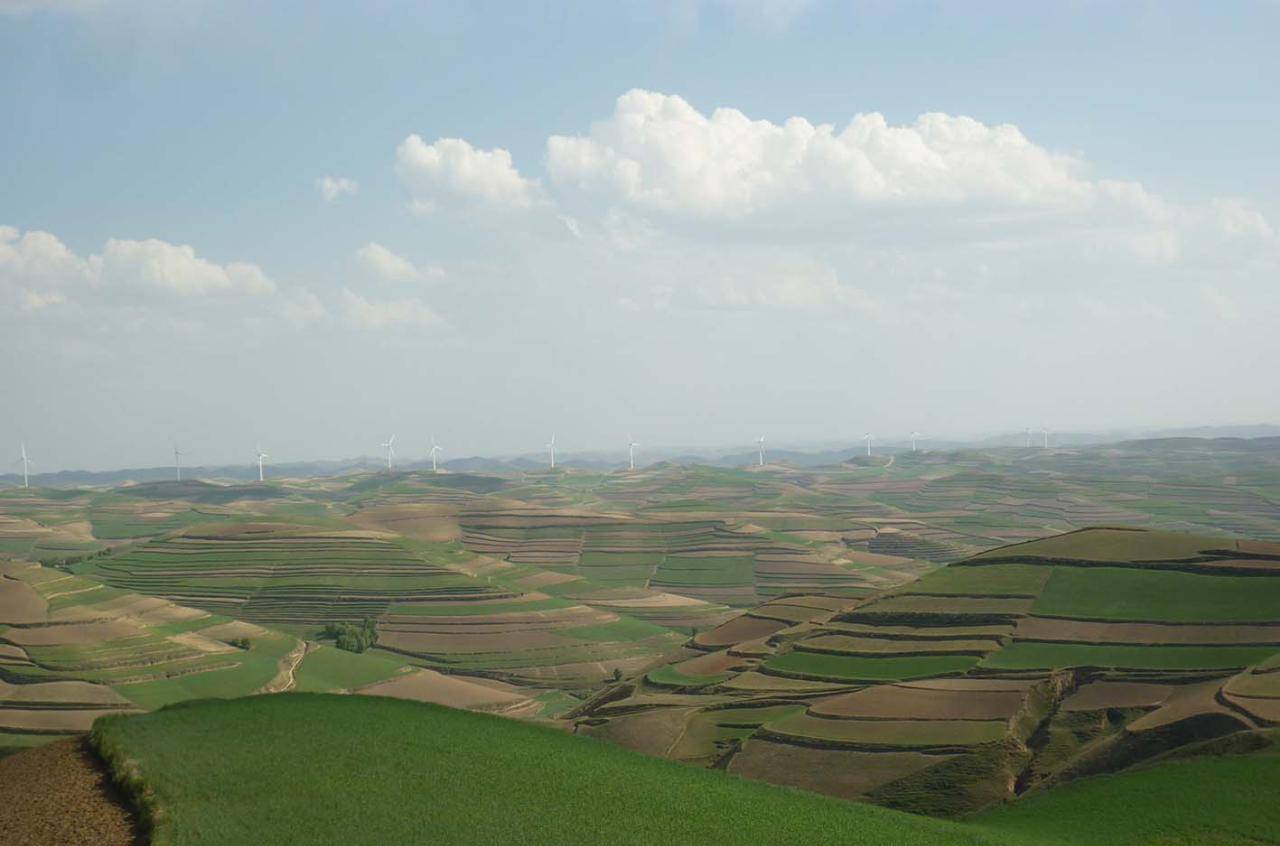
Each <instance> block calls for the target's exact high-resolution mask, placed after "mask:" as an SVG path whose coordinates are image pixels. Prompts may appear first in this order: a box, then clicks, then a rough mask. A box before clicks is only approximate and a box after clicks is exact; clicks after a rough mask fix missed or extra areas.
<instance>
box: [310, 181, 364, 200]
mask: <svg viewBox="0 0 1280 846" xmlns="http://www.w3.org/2000/svg"><path fill="white" fill-rule="evenodd" d="M316 188H317V189H318V190H319V191H320V196H321V197H323V198H324V201H325V202H326V203H333V202H336V201H338V200H340V199H342V198H343V197H344V196H346V195H348V194H355V193H357V192H358V191H359V190H360V183H359V182H356V181H355V180H354V179H348V178H347V177H345V176H322V177H320V178H319V179H317V180H316Z"/></svg>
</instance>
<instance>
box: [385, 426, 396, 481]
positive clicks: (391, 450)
mask: <svg viewBox="0 0 1280 846" xmlns="http://www.w3.org/2000/svg"><path fill="white" fill-rule="evenodd" d="M395 445H396V436H395V435H392V436H391V437H389V438H387V441H386V443H384V444H383V446H384V447H386V448H387V472H388V473H390V472H391V458H392V457H393V456H394V455H395V454H396V446H395Z"/></svg>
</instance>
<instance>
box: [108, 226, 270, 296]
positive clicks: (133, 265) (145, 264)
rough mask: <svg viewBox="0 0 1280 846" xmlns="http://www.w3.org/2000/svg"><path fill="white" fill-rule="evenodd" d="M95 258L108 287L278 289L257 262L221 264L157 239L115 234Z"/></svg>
mask: <svg viewBox="0 0 1280 846" xmlns="http://www.w3.org/2000/svg"><path fill="white" fill-rule="evenodd" d="M89 261H90V265H91V266H92V267H93V269H94V277H95V280H94V281H95V282H96V284H99V285H104V286H116V285H119V286H135V287H144V288H151V289H156V290H161V291H168V292H171V293H175V294H179V295H182V296H205V295H209V294H217V293H235V294H251V295H257V294H270V293H272V292H274V291H275V288H276V286H275V283H274V282H272V281H271V279H269V278H268V277H267V275H266V274H265V273H263V272H262V268H260V267H258V266H257V265H256V264H250V263H248V262H231V263H230V264H225V265H220V264H215V263H214V262H211V261H208V260H207V259H202V258H200V257H199V256H197V255H196V251H195V249H194V248H192V247H189V246H186V245H185V244H182V245H180V244H170V243H168V242H165V241H160V240H158V239H155V238H148V239H147V240H145V241H127V240H118V239H115V238H112V239H110V240H108V241H107V246H106V249H105V250H103V252H102V254H101V255H100V256H93V257H91V258H90V260H89Z"/></svg>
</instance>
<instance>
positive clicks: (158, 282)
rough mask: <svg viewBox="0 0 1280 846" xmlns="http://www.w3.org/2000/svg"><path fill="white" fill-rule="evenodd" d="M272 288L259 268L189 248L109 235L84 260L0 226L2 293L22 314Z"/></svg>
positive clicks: (34, 235) (43, 236)
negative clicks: (78, 302) (87, 302)
mask: <svg viewBox="0 0 1280 846" xmlns="http://www.w3.org/2000/svg"><path fill="white" fill-rule="evenodd" d="M275 290H276V285H275V282H273V281H272V280H271V278H270V277H268V276H267V274H266V273H265V272H263V270H262V268H260V267H259V266H258V265H256V264H251V263H249V262H230V263H228V264H218V263H216V262H213V261H209V260H208V259H205V258H201V257H200V256H197V255H196V252H195V249H194V248H192V247H190V246H186V245H180V244H170V243H168V242H166V241H161V240H158V239H155V238H150V239H147V240H145V241H130V240H123V239H118V238H112V239H109V240H108V241H107V243H106V245H105V246H104V247H103V249H102V251H101V252H100V253H95V254H92V255H89V256H87V257H83V258H82V257H80V256H78V255H76V254H75V253H74V252H73V251H72V250H71V249H69V248H68V247H67V246H66V244H64V243H62V241H60V240H59V239H58V238H57V237H56V236H54V235H52V234H51V233H48V232H42V231H39V230H31V231H28V232H25V233H19V231H18V230H17V229H15V228H13V227H11V226H3V227H0V293H3V292H6V291H7V292H9V293H10V294H12V295H16V296H17V297H18V299H19V301H20V304H21V306H22V308H23V309H24V310H26V311H39V310H41V309H44V308H47V307H49V306H52V305H60V304H63V303H66V302H69V301H71V300H73V299H75V298H76V297H80V296H92V297H94V298H96V299H97V300H98V301H101V302H106V303H109V304H110V303H115V304H120V303H122V302H123V301H124V299H123V298H124V297H125V292H127V291H132V292H134V293H135V294H136V293H144V292H164V293H167V294H171V295H176V296H179V297H206V296H213V295H225V296H261V295H267V294H272V293H274V292H275Z"/></svg>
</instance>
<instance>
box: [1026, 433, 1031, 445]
mask: <svg viewBox="0 0 1280 846" xmlns="http://www.w3.org/2000/svg"><path fill="white" fill-rule="evenodd" d="M1027 449H1031V430H1030V429H1027Z"/></svg>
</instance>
